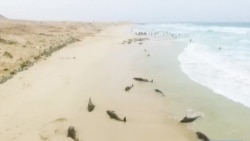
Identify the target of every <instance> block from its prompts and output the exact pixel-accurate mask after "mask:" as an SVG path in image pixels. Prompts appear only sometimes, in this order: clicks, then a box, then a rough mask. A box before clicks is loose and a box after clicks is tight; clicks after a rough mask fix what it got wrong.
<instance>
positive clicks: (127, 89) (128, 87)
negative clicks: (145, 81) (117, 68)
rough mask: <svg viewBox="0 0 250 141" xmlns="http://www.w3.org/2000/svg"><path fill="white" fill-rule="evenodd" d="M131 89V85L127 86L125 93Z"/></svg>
mask: <svg viewBox="0 0 250 141" xmlns="http://www.w3.org/2000/svg"><path fill="white" fill-rule="evenodd" d="M132 87H134V85H133V84H132V85H131V86H127V87H126V88H125V91H129V90H130V89H131V88H132Z"/></svg>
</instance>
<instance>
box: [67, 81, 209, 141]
mask: <svg viewBox="0 0 250 141" xmlns="http://www.w3.org/2000/svg"><path fill="white" fill-rule="evenodd" d="M133 79H134V80H135V81H139V82H151V83H153V82H154V81H153V79H152V80H148V79H145V78H140V77H134V78H133ZM133 87H134V85H133V84H132V85H131V86H127V87H125V91H126V92H128V91H130V90H131V89H132V88H133ZM154 91H155V92H157V93H159V94H161V95H162V96H165V94H164V93H163V92H162V91H161V90H159V89H155V90H154ZM95 106H96V105H94V104H93V102H92V100H91V98H89V102H88V107H87V109H88V111H89V112H92V111H93V110H94V109H95ZM106 113H107V114H108V116H109V117H110V118H111V119H114V120H117V121H121V122H127V119H126V117H124V118H120V117H119V116H118V115H117V114H116V113H115V111H112V110H107V111H106ZM199 117H200V116H196V117H187V116H185V117H184V118H183V119H182V120H180V123H190V122H193V121H195V120H196V119H198V118H199ZM196 135H197V137H198V138H199V139H200V140H202V141H210V140H209V138H208V137H207V136H206V135H205V134H203V133H202V132H196ZM67 136H68V137H70V138H72V139H73V140H74V141H79V139H78V138H77V137H76V130H75V128H74V127H73V126H70V127H69V128H68V135H67Z"/></svg>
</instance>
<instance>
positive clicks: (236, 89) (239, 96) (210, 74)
mask: <svg viewBox="0 0 250 141" xmlns="http://www.w3.org/2000/svg"><path fill="white" fill-rule="evenodd" d="M197 46H198V47H197ZM201 46H202V45H199V44H190V45H189V46H188V47H187V48H185V49H184V52H183V53H181V54H180V56H179V60H180V62H181V68H182V70H183V71H184V72H185V73H186V74H187V75H188V76H189V77H190V78H191V79H192V80H194V81H196V82H198V83H200V84H202V85H204V86H206V87H208V88H211V89H212V90H213V91H214V92H216V93H218V94H221V95H223V96H225V97H227V98H229V99H231V100H233V101H236V102H240V103H242V104H244V105H245V106H247V107H250V93H249V92H250V72H249V71H247V70H245V68H241V66H240V65H237V64H235V65H234V64H233V63H232V62H231V61H230V60H226V58H223V57H220V54H214V53H209V52H207V51H206V50H199V49H197V48H202V47H201Z"/></svg>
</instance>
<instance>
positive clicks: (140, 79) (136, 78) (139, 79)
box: [134, 77, 153, 83]
mask: <svg viewBox="0 0 250 141" xmlns="http://www.w3.org/2000/svg"><path fill="white" fill-rule="evenodd" d="M134 80H136V81H142V82H152V83H153V79H152V80H151V81H149V80H148V79H144V78H140V77H134Z"/></svg>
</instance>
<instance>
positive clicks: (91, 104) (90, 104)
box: [88, 98, 95, 112]
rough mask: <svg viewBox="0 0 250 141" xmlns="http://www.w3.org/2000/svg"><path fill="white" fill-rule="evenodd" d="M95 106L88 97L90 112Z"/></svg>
mask: <svg viewBox="0 0 250 141" xmlns="http://www.w3.org/2000/svg"><path fill="white" fill-rule="evenodd" d="M94 108H95V105H94V104H93V103H92V101H91V98H89V104H88V111H89V112H92V111H93V110H94Z"/></svg>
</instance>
